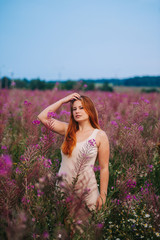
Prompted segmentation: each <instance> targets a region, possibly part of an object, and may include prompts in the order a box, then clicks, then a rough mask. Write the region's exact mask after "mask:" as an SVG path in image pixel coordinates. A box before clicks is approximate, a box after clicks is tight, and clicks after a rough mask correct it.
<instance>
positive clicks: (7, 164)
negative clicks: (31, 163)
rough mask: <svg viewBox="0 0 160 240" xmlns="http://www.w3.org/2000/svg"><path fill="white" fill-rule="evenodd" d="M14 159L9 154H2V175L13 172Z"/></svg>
mask: <svg viewBox="0 0 160 240" xmlns="http://www.w3.org/2000/svg"><path fill="white" fill-rule="evenodd" d="M11 169H12V160H11V158H10V156H9V155H3V154H2V156H0V175H7V174H8V173H10V172H11Z"/></svg>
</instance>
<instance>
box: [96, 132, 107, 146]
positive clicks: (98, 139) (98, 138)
mask: <svg viewBox="0 0 160 240" xmlns="http://www.w3.org/2000/svg"><path fill="white" fill-rule="evenodd" d="M104 141H105V142H106V141H108V136H107V134H106V132H105V131H103V130H102V129H98V131H97V136H96V142H97V145H98V146H99V145H100V143H101V142H104Z"/></svg>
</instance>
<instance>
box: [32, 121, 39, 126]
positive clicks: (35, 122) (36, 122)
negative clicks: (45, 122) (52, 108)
mask: <svg viewBox="0 0 160 240" xmlns="http://www.w3.org/2000/svg"><path fill="white" fill-rule="evenodd" d="M32 123H33V124H34V125H39V124H40V121H39V120H34V121H33V122H32Z"/></svg>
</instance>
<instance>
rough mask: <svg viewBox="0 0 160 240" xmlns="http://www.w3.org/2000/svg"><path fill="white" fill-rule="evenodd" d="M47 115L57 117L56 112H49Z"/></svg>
mask: <svg viewBox="0 0 160 240" xmlns="http://www.w3.org/2000/svg"><path fill="white" fill-rule="evenodd" d="M47 117H56V113H54V112H48V114H47Z"/></svg>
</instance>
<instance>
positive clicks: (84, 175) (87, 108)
mask: <svg viewBox="0 0 160 240" xmlns="http://www.w3.org/2000/svg"><path fill="white" fill-rule="evenodd" d="M68 102H70V103H71V115H70V121H69V123H66V122H62V121H58V120H56V119H53V118H48V113H49V112H56V110H57V109H59V108H60V107H61V106H62V104H64V103H68ZM38 118H39V120H40V121H41V122H42V123H43V124H44V125H45V126H50V129H51V130H52V131H54V132H56V133H58V134H61V135H63V136H65V138H64V142H63V144H62V147H61V153H62V162H61V167H60V169H59V174H61V173H65V174H66V175H64V176H65V178H66V180H67V182H68V183H69V184H70V183H73V179H74V178H75V176H76V174H78V176H79V178H78V181H79V185H78V188H79V191H81V190H86V188H87V189H88V190H87V191H88V195H87V197H86V204H87V205H88V207H89V208H90V209H100V208H101V207H102V204H104V203H105V202H106V196H107V188H108V181H109V141H108V137H107V135H106V133H105V132H104V131H102V130H101V129H100V126H99V123H98V115H97V111H96V109H95V107H94V104H93V102H92V101H91V99H90V98H89V97H87V96H80V95H79V94H78V93H72V94H70V95H68V96H67V97H64V98H62V99H60V100H59V101H57V102H56V103H54V104H52V105H50V106H48V107H47V108H46V109H44V110H43V111H42V112H41V113H40V114H39V115H38ZM96 159H98V161H99V167H100V192H99V189H98V185H97V182H96V177H95V173H94V170H95V169H94V164H95V162H96ZM84 187H85V189H84Z"/></svg>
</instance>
